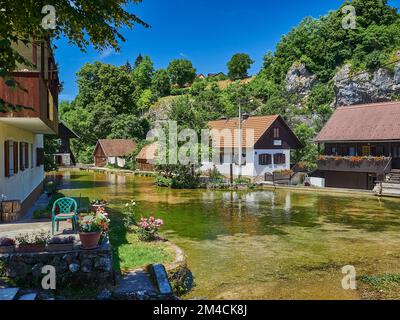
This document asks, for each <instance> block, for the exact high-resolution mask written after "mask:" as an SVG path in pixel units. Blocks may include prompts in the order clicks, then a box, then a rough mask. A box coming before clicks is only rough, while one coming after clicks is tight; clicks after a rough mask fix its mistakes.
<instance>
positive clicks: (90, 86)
mask: <svg viewBox="0 0 400 320" xmlns="http://www.w3.org/2000/svg"><path fill="white" fill-rule="evenodd" d="M77 77H78V79H77V82H78V88H79V94H78V96H77V98H76V101H75V103H76V105H77V107H82V108H87V109H89V110H91V109H92V107H93V106H94V105H100V104H107V105H109V106H111V107H112V108H114V109H115V110H116V112H117V113H133V114H137V113H138V110H137V108H136V101H135V99H134V96H133V94H132V92H134V90H135V84H134V83H133V81H132V77H131V76H130V74H129V73H128V72H126V71H125V69H124V68H123V67H116V66H113V65H110V64H104V63H100V62H95V63H93V64H89V63H88V64H86V65H84V66H83V67H82V69H81V70H80V71H79V72H78V73H77Z"/></svg>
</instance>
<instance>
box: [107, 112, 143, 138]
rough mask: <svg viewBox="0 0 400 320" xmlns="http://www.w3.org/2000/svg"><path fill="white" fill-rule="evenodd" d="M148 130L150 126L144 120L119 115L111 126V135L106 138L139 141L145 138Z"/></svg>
mask: <svg viewBox="0 0 400 320" xmlns="http://www.w3.org/2000/svg"><path fill="white" fill-rule="evenodd" d="M149 130H150V124H149V121H148V120H147V119H146V118H138V117H136V116H134V115H126V114H120V115H117V116H116V117H115V118H114V121H113V122H112V124H111V133H110V134H109V135H108V136H107V138H108V139H134V140H136V141H140V140H142V139H144V138H146V134H147V132H148V131H149Z"/></svg>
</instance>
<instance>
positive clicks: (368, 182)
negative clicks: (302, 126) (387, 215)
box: [315, 102, 400, 190]
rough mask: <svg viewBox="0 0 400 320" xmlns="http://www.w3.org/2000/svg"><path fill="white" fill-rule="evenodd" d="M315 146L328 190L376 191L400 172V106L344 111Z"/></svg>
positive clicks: (334, 117) (336, 114)
mask: <svg viewBox="0 0 400 320" xmlns="http://www.w3.org/2000/svg"><path fill="white" fill-rule="evenodd" d="M315 142H316V143H318V146H319V148H320V149H321V148H322V147H323V150H324V152H323V154H324V155H323V156H320V157H319V159H318V171H317V173H316V174H315V175H316V176H319V177H321V178H325V186H326V187H338V188H351V189H369V190H372V189H373V188H374V186H375V185H376V182H377V181H383V180H385V177H386V176H387V175H389V174H391V172H397V171H396V170H398V169H400V102H389V103H377V104H367V105H356V106H348V107H340V108H338V109H337V110H336V111H335V112H334V114H333V115H332V117H331V118H330V119H329V121H328V122H327V123H326V125H325V126H324V127H323V129H322V130H321V132H320V133H319V134H318V136H317V138H316V139H315Z"/></svg>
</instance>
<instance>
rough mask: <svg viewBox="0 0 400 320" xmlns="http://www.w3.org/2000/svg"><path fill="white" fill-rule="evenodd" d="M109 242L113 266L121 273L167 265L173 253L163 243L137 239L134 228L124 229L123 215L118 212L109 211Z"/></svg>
mask: <svg viewBox="0 0 400 320" xmlns="http://www.w3.org/2000/svg"><path fill="white" fill-rule="evenodd" d="M109 214H110V219H111V225H110V242H111V245H112V249H113V264H114V268H115V269H116V270H121V271H122V272H125V271H129V270H132V269H135V268H138V267H142V266H146V265H149V264H152V263H163V264H165V263H169V262H172V261H173V259H174V257H175V252H173V251H172V249H171V248H170V247H169V246H168V245H166V244H165V243H163V242H143V241H140V240H139V239H138V236H137V234H136V233H135V229H134V228H135V227H129V228H128V229H127V228H125V226H124V223H123V217H124V214H122V213H121V212H119V211H118V210H114V209H110V210H109Z"/></svg>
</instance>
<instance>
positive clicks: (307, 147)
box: [292, 123, 318, 170]
mask: <svg viewBox="0 0 400 320" xmlns="http://www.w3.org/2000/svg"><path fill="white" fill-rule="evenodd" d="M293 132H294V133H295V134H296V136H297V137H298V138H299V140H300V142H301V143H302V144H303V146H304V147H303V148H302V149H300V150H294V151H292V155H293V161H294V162H296V163H297V162H303V163H304V164H306V166H307V167H308V169H309V170H313V169H316V167H317V156H318V148H317V146H316V145H315V143H313V139H314V138H315V136H316V132H315V130H314V129H313V128H310V127H309V126H307V125H306V124H304V123H301V124H299V125H297V126H296V127H295V128H294V129H293Z"/></svg>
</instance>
